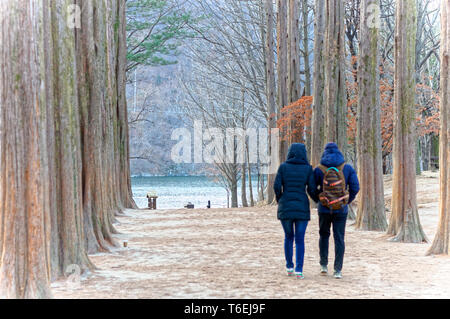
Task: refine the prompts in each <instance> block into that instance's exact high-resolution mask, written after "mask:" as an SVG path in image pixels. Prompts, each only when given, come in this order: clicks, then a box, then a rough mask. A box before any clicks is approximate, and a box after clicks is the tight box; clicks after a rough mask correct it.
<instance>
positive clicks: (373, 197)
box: [356, 0, 387, 231]
mask: <svg viewBox="0 0 450 319" xmlns="http://www.w3.org/2000/svg"><path fill="white" fill-rule="evenodd" d="M379 7H380V3H379V0H362V1H361V13H360V17H361V23H360V30H361V40H360V44H359V61H360V63H359V65H358V79H357V80H358V86H359V89H358V113H357V114H358V122H357V144H358V147H357V151H358V177H359V181H360V184H361V192H360V193H359V201H358V215H357V219H356V227H357V228H360V229H365V230H382V231H385V230H386V228H387V220H386V215H385V209H384V190H383V165H382V154H381V152H382V150H381V144H382V143H381V106H380V89H379V81H380V79H379V76H380V73H379V54H378V53H379V36H378V28H379V27H380V25H379V21H380V20H379ZM375 8H378V9H377V10H374V9H375Z"/></svg>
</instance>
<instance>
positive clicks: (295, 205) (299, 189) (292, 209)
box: [274, 143, 317, 279]
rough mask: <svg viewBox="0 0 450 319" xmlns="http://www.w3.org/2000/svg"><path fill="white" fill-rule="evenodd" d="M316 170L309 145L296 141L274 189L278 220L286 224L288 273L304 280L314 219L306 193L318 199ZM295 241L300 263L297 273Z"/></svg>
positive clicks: (285, 244) (285, 246)
mask: <svg viewBox="0 0 450 319" xmlns="http://www.w3.org/2000/svg"><path fill="white" fill-rule="evenodd" d="M316 189H317V187H316V183H315V181H314V172H313V168H312V166H311V165H309V162H308V158H307V155H306V147H305V145H304V144H301V143H294V144H292V145H291V147H290V148H289V151H288V155H287V160H286V162H284V163H283V164H281V165H280V167H279V169H278V172H277V175H276V178H275V181H274V191H275V197H276V201H277V203H278V214H277V215H278V219H279V220H280V221H281V225H282V226H283V230H284V234H285V240H284V254H285V258H286V269H287V274H288V276H294V275H295V276H296V277H297V278H298V279H304V278H305V277H304V275H303V262H304V255H305V233H306V228H307V226H308V222H309V220H310V219H311V214H310V207H309V199H308V196H307V195H306V192H308V194H309V195H310V196H311V197H312V198H313V199H315V201H317V198H316V193H315V191H316ZM294 241H295V246H296V247H295V250H296V265H295V272H294V263H293V253H294Z"/></svg>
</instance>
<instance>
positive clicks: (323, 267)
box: [320, 266, 328, 275]
mask: <svg viewBox="0 0 450 319" xmlns="http://www.w3.org/2000/svg"><path fill="white" fill-rule="evenodd" d="M320 274H322V275H326V274H328V267H327V266H320Z"/></svg>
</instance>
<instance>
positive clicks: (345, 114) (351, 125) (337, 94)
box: [184, 0, 448, 242]
mask: <svg viewBox="0 0 450 319" xmlns="http://www.w3.org/2000/svg"><path fill="white" fill-rule="evenodd" d="M444 2H445V1H444ZM444 2H443V3H444ZM193 3H195V4H196V5H197V6H199V7H200V8H201V10H203V11H204V12H206V15H207V16H208V17H210V19H208V20H207V22H208V25H207V26H206V27H205V29H206V30H207V31H205V32H204V33H202V36H201V39H200V41H197V42H195V41H194V42H193V43H191V44H190V46H189V54H190V57H191V59H192V61H193V70H192V73H191V74H190V75H189V76H188V77H186V79H185V81H184V82H185V83H187V84H186V85H185V87H187V92H188V97H189V103H188V105H189V106H188V111H189V112H188V113H189V114H191V115H192V118H197V119H199V118H202V119H203V120H204V121H205V122H206V123H209V124H210V125H211V126H214V127H216V126H218V125H217V124H219V123H218V122H220V123H221V125H222V126H223V127H234V126H237V125H241V124H240V123H241V119H242V117H245V119H246V123H248V124H247V125H262V126H264V127H267V128H275V127H279V128H280V129H281V131H280V135H281V147H280V150H279V154H278V155H279V158H280V160H284V158H285V156H286V150H287V146H288V144H289V143H291V142H304V143H306V144H307V147H308V149H309V150H310V151H311V162H312V164H313V165H317V164H318V162H319V159H320V154H321V152H322V150H323V146H324V144H325V143H326V142H327V141H336V142H337V143H338V145H339V146H340V148H341V149H342V150H343V151H344V152H345V154H346V157H347V159H348V160H349V161H351V162H353V164H355V166H357V168H358V172H359V176H360V179H361V184H362V191H361V194H360V196H359V200H358V213H357V216H356V218H357V220H356V225H357V227H358V228H361V229H368V230H382V231H387V232H388V234H390V235H392V236H393V240H399V241H408V242H422V241H426V240H427V238H426V236H425V234H424V232H423V229H422V226H421V224H420V221H419V215H418V210H417V203H416V185H415V175H416V172H420V169H429V168H430V164H431V161H432V154H433V152H436V151H437V150H434V151H433V142H434V140H435V136H437V134H438V132H439V97H438V94H439V93H438V92H439V89H440V92H441V94H444V93H443V92H444V89H443V84H442V80H443V73H440V71H439V66H440V59H439V54H438V52H439V51H438V49H439V46H440V41H439V30H438V28H437V27H436V22H437V21H438V18H439V8H435V7H433V5H432V1H429V0H426V1H416V0H399V1H390V0H351V1H334V0H315V2H314V3H310V2H309V1H296V0H292V1H291V0H289V1H281V0H278V1H275V2H274V1H271V0H266V1H263V2H261V3H257V2H247V1H245V2H242V1H227V2H226V3H224V2H219V3H218V4H217V5H215V6H213V5H211V4H210V3H209V2H208V1H201V2H200V1H199V2H196V1H193ZM274 4H275V7H274ZM441 11H442V12H441V14H442V15H444V14H445V11H443V10H441ZM312 12H313V13H314V14H311V13H312ZM313 21H314V28H312V25H311V24H312V22H313ZM441 36H442V32H441ZM206 52H207V53H206ZM441 53H442V51H441ZM312 55H313V57H314V61H310V60H311V59H310V56H312ZM311 64H312V66H313V68H312V67H311ZM441 67H442V68H443V67H444V66H441ZM312 69H313V70H314V71H313V72H311V70H312ZM312 73H313V76H312ZM439 75H440V80H441V84H439ZM311 87H313V89H311ZM242 92H243V93H242ZM310 96H311V97H310ZM441 99H442V97H441ZM441 103H442V102H441ZM441 112H442V105H441ZM225 120H227V121H225ZM441 120H442V121H443V119H442V117H441ZM233 125H234V126H233ZM441 125H442V124H441ZM441 130H442V127H441ZM442 138H443V136H442V134H441V146H440V148H441V151H442V148H443V146H442ZM269 151H270V150H269ZM440 154H441V161H440V167H441V169H442V167H443V166H444V165H445V161H443V160H442V152H441V153H440ZM257 167H258V166H257ZM391 170H392V172H393V184H394V186H393V189H394V190H393V200H392V214H391V218H390V222H389V223H388V222H387V218H386V214H385V205H384V191H383V173H389V172H390V171H391ZM243 172H244V171H243V170H242V169H239V167H234V168H233V170H232V174H227V176H230V180H231V179H232V180H236V179H237V178H236V176H238V178H239V176H243ZM441 174H442V172H441ZM272 183H273V175H270V174H269V175H268V184H267V186H266V193H265V194H264V196H265V198H264V200H266V201H268V202H269V203H272V202H273V193H272ZM441 183H442V187H443V188H445V183H446V179H445V178H441ZM258 189H259V186H258ZM444 195H445V194H443V196H444ZM260 199H261V198H260ZM243 202H244V201H243ZM234 204H235V205H237V202H235V203H234ZM441 206H442V204H441ZM442 210H445V209H444V208H441V215H445V214H444V213H442ZM442 218H446V217H442ZM444 224H445V223H444V222H441V224H440V225H444ZM388 225H389V227H388ZM446 225H448V222H447V224H446ZM444 228H445V227H444V226H440V229H444ZM445 231H447V230H445ZM447 232H448V231H447ZM440 236H442V235H440Z"/></svg>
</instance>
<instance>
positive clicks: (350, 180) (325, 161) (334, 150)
mask: <svg viewBox="0 0 450 319" xmlns="http://www.w3.org/2000/svg"><path fill="white" fill-rule="evenodd" d="M344 162H345V159H344V155H342V153H341V151H340V150H339V148H338V146H337V145H336V143H328V144H327V145H326V146H325V151H324V152H323V155H322V159H321V160H320V164H322V165H324V166H326V167H338V166H340V165H342V164H343V163H344ZM343 173H344V176H345V184H346V186H347V190H348V192H349V194H350V198H349V204H350V203H351V202H353V200H354V199H355V197H356V195H357V194H358V192H359V181H358V176H357V175H356V172H355V170H354V169H353V167H352V166H351V165H349V164H345V166H344V168H343ZM314 179H315V182H316V185H317V186H318V187H319V191H318V192H317V194H320V193H321V192H322V187H323V172H322V171H321V170H320V168H318V167H316V169H315V170H314ZM317 208H318V211H319V213H330V210H329V209H328V208H327V207H324V206H322V204H321V203H320V202H319V205H318V207H317ZM333 213H344V214H347V213H348V205H346V206H345V207H344V208H342V209H340V210H334V211H333Z"/></svg>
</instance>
